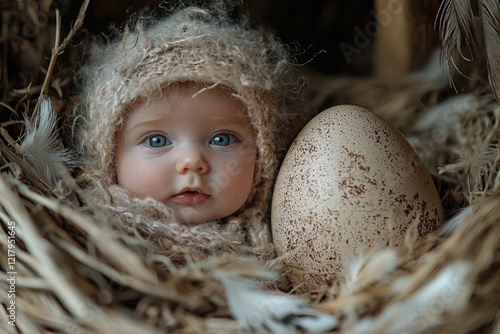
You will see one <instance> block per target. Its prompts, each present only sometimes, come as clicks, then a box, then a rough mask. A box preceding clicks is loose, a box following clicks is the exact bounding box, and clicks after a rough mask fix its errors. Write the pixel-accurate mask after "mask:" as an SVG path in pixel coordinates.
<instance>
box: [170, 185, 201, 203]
mask: <svg viewBox="0 0 500 334" xmlns="http://www.w3.org/2000/svg"><path fill="white" fill-rule="evenodd" d="M172 198H173V199H174V200H175V201H176V202H178V203H180V204H187V205H194V204H201V203H203V202H205V201H207V200H208V199H209V198H210V195H208V194H205V193H204V192H203V191H201V190H200V189H183V190H182V191H181V192H179V193H178V194H175V195H174V196H172Z"/></svg>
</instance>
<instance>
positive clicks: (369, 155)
mask: <svg viewBox="0 0 500 334" xmlns="http://www.w3.org/2000/svg"><path fill="white" fill-rule="evenodd" d="M271 219H272V220H271V221H272V235H273V242H274V245H275V249H276V252H277V254H278V255H279V256H285V262H286V263H287V264H289V265H291V266H294V267H298V268H301V269H303V270H305V271H306V272H310V274H303V273H302V274H297V273H296V274H293V273H292V274H290V275H289V278H290V279H291V281H292V282H293V283H294V284H295V285H302V286H303V287H305V288H307V289H311V288H314V287H318V286H319V285H322V284H325V283H327V282H328V281H329V280H335V279H336V278H340V277H342V276H343V274H344V273H343V268H344V266H345V263H346V261H350V259H351V256H352V255H355V256H356V255H362V254H366V253H367V252H368V251H370V250H372V249H374V248H376V249H379V248H386V247H391V248H398V247H401V246H402V245H403V243H404V239H405V235H406V233H407V230H408V228H409V227H410V226H412V227H413V229H412V230H411V231H415V233H418V236H419V237H424V236H425V235H426V234H428V233H429V232H431V231H433V230H435V229H436V228H437V227H438V226H439V225H441V223H442V222H443V220H444V215H443V208H442V204H441V201H440V198H439V195H438V193H437V190H436V187H435V185H434V183H433V180H432V178H431V176H430V174H429V172H428V171H427V169H426V167H425V166H424V164H423V163H422V161H421V160H420V158H419V157H418V155H417V154H416V152H415V151H414V150H413V148H412V147H411V146H410V144H409V143H408V142H407V141H406V139H405V138H404V137H403V135H402V134H401V133H400V132H399V131H398V130H396V129H395V128H394V127H393V126H392V125H390V124H389V123H388V122H387V121H385V120H384V119H383V118H381V117H380V116H378V115H377V114H375V113H373V112H370V111H368V110H366V109H363V108H360V107H357V106H351V105H342V106H336V107H333V108H330V109H327V110H325V111H323V112H321V113H320V114H318V115H317V116H316V117H315V118H313V119H312V120H311V121H310V122H309V123H308V124H307V125H306V126H305V127H304V129H303V130H302V131H301V132H300V134H299V135H298V136H297V138H296V139H295V141H294V142H293V144H292V146H291V147H290V149H289V151H288V153H287V155H286V157H285V159H284V161H283V164H282V166H281V168H280V171H279V174H278V178H277V181H276V186H275V190H274V195H273V202H272V217H271Z"/></svg>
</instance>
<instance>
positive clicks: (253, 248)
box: [75, 6, 308, 254]
mask: <svg viewBox="0 0 500 334" xmlns="http://www.w3.org/2000/svg"><path fill="white" fill-rule="evenodd" d="M80 74H81V85H82V95H81V100H80V101H79V103H78V104H77V106H76V108H75V119H76V127H75V128H76V137H75V138H76V139H77V141H78V151H79V153H80V156H81V161H82V169H83V170H84V171H85V173H86V175H90V176H91V177H90V178H91V179H94V181H93V182H92V183H94V187H96V186H98V187H101V188H102V187H106V189H107V191H106V192H108V191H109V189H111V191H110V193H111V194H112V196H113V200H112V202H113V203H115V207H120V208H121V210H122V211H123V213H124V214H125V216H126V217H128V219H129V220H134V222H135V223H137V224H142V225H145V226H147V229H148V230H149V231H150V233H152V234H154V233H156V232H155V231H154V230H155V229H156V228H160V229H162V231H163V232H162V234H163V235H164V236H165V237H166V238H167V239H170V240H171V241H173V242H174V243H180V244H192V245H197V244H200V243H201V244H203V245H204V246H201V247H202V248H204V247H206V248H207V249H214V248H213V245H212V243H220V240H226V241H227V242H226V241H224V242H222V244H224V245H225V244H230V245H235V244H238V245H241V247H243V248H244V249H245V251H244V252H250V253H258V254H264V253H269V252H270V251H269V249H270V248H271V241H270V231H269V212H268V211H269V208H270V201H271V196H272V190H273V184H274V180H275V176H276V173H277V170H278V166H279V162H280V159H281V157H282V156H283V155H284V153H285V152H286V149H287V146H288V144H289V143H290V141H291V139H293V136H294V135H295V134H296V132H297V130H298V129H299V128H300V127H301V126H302V125H303V123H304V122H305V120H306V118H307V114H308V112H307V107H306V104H305V103H304V99H303V86H304V79H303V77H302V76H301V75H300V73H298V71H297V69H296V68H295V66H294V64H293V60H292V59H291V57H290V53H289V50H288V49H287V47H286V46H285V45H283V44H282V43H281V42H280V41H279V40H277V39H276V38H275V37H273V36H272V35H270V34H269V33H267V32H266V31H264V30H262V29H252V28H251V27H250V23H249V22H248V20H247V19H246V17H245V16H243V18H241V19H239V20H234V19H232V18H230V15H229V10H228V9H227V8H225V7H223V6H222V7H221V6H213V7H211V8H198V7H188V8H184V9H179V10H176V11H175V12H174V13H173V14H171V15H169V16H168V17H166V18H163V19H158V20H155V21H153V20H139V21H138V22H137V23H136V24H135V27H134V28H133V29H132V28H130V29H129V28H126V29H124V31H123V33H122V34H121V35H120V36H119V37H118V38H117V39H116V40H115V41H112V42H110V43H107V44H95V45H94V46H93V48H92V51H91V55H90V58H89V60H88V62H87V63H86V64H85V65H84V66H83V67H82V69H81V73H80ZM179 82H194V83H197V84H202V85H205V87H208V88H210V87H216V86H220V87H224V88H225V89H229V90H230V91H231V93H232V94H233V95H234V96H236V97H237V98H239V99H240V100H241V101H242V102H243V103H244V104H245V106H246V108H247V112H248V117H249V118H250V120H251V123H252V125H253V128H254V131H255V134H256V145H257V148H258V153H257V154H258V156H257V163H256V166H255V167H256V168H255V176H254V183H253V188H252V192H251V194H250V196H249V198H248V200H247V201H246V203H245V204H244V205H243V207H242V208H241V209H240V210H239V211H238V212H236V213H235V215H234V217H230V218H227V219H226V221H225V224H221V222H219V223H212V224H208V225H207V226H203V227H200V226H199V227H188V226H181V224H178V223H176V222H175V218H174V217H173V216H172V214H171V212H170V211H169V210H168V208H162V205H161V204H159V203H155V201H153V200H152V199H138V198H134V197H133V196H132V195H130V194H128V193H127V192H126V191H124V190H123V189H120V188H119V187H117V186H116V185H115V183H116V172H115V167H114V151H115V139H116V134H117V132H118V131H119V130H120V128H121V127H122V126H123V124H124V123H125V122H126V120H127V116H128V112H129V110H130V106H131V105H132V104H133V103H134V102H135V101H137V100H138V99H141V98H148V97H153V96H155V95H156V96H157V94H158V93H159V92H160V91H162V90H163V89H165V88H167V89H168V86H169V85H170V84H174V83H179ZM96 180H98V182H96ZM162 215H163V217H162ZM132 218H133V219H132ZM224 225H225V226H224ZM160 226H162V227H160ZM180 235H182V237H181V236H180ZM200 236H201V237H200ZM198 237H200V238H201V239H200V240H197V238H198ZM212 238H213V239H217V240H219V241H216V240H211V239H212ZM224 245H222V246H220V247H219V248H221V249H222V250H225V248H227V247H226V246H224ZM210 247H211V248H210ZM238 247H239V246H238ZM229 248H231V247H229ZM231 251H235V250H234V249H232V250H231ZM271 252H272V251H271Z"/></svg>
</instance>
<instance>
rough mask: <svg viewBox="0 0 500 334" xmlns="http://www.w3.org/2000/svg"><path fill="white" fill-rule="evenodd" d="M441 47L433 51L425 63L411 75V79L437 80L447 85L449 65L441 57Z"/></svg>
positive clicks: (422, 80) (421, 80) (419, 80)
mask: <svg viewBox="0 0 500 334" xmlns="http://www.w3.org/2000/svg"><path fill="white" fill-rule="evenodd" d="M440 52H441V51H440V49H435V50H434V51H433V52H431V54H430V56H429V59H428V60H427V62H426V63H425V65H424V66H423V67H422V68H420V69H419V70H417V71H415V72H413V73H411V74H410V75H409V79H410V80H414V81H418V82H424V83H426V82H429V83H431V82H435V83H441V84H443V85H446V84H447V83H448V80H449V79H448V78H449V76H448V67H447V66H446V62H445V61H441V59H440Z"/></svg>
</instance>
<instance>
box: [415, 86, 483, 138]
mask: <svg viewBox="0 0 500 334" xmlns="http://www.w3.org/2000/svg"><path fill="white" fill-rule="evenodd" d="M478 105H479V100H478V99H477V98H476V97H475V96H474V95H472V94H460V95H457V96H453V97H451V98H449V99H447V100H444V101H443V102H441V103H438V104H436V105H434V106H432V107H430V108H429V109H427V110H426V111H425V114H424V115H423V117H422V118H420V119H419V120H418V122H417V123H416V124H415V126H414V127H413V131H415V132H417V133H421V132H424V131H432V130H436V129H440V130H446V129H451V128H452V127H453V126H455V125H456V124H458V118H459V116H460V115H462V114H463V113H465V112H466V111H468V110H470V109H471V108H474V107H476V106H478Z"/></svg>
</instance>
